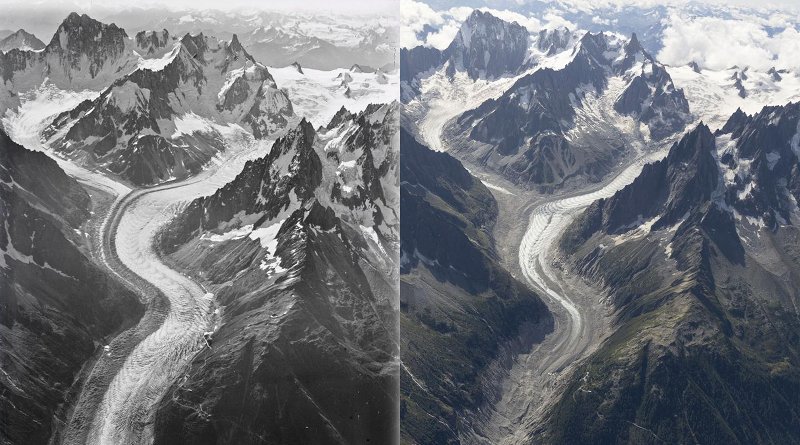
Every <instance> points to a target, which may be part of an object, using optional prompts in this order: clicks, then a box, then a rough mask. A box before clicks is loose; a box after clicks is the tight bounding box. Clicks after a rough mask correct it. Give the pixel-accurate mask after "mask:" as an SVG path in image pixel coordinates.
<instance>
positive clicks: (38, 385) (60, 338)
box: [0, 131, 143, 444]
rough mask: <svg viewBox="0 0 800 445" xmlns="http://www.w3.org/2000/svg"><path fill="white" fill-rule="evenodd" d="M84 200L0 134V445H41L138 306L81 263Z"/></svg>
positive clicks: (74, 186)
mask: <svg viewBox="0 0 800 445" xmlns="http://www.w3.org/2000/svg"><path fill="white" fill-rule="evenodd" d="M90 205H91V203H90V199H89V196H88V195H87V194H86V192H85V191H84V190H83V188H81V186H80V185H79V184H78V183H77V182H75V180H73V179H71V178H70V177H68V176H67V175H66V174H65V173H64V172H63V171H62V170H61V169H60V168H59V167H58V166H57V164H56V163H55V162H54V161H53V160H51V159H50V158H48V157H47V156H46V155H44V154H42V153H38V152H32V151H28V150H26V149H25V148H23V147H21V146H19V145H17V144H15V143H14V142H13V141H11V140H10V139H9V138H8V136H7V135H6V134H5V133H3V132H2V131H0V226H2V227H4V230H2V231H0V249H2V250H1V251H0V342H1V343H2V348H0V350H1V351H2V352H0V364H1V365H2V370H3V377H2V379H0V387H1V388H2V394H1V395H0V412H2V413H3V415H2V416H0V441H2V442H3V443H26V444H46V443H48V440H49V438H50V435H51V434H52V432H53V428H54V427H55V425H53V423H52V422H53V415H54V413H55V411H56V410H57V409H58V408H59V407H60V406H61V405H63V404H65V403H66V402H67V400H66V399H67V394H68V392H69V390H70V386H71V385H72V384H73V383H74V381H75V379H76V377H77V375H78V373H79V371H80V370H81V368H82V366H84V363H85V362H86V361H87V360H89V359H90V358H91V357H92V356H93V355H95V354H97V353H98V350H99V349H100V348H101V346H100V345H103V344H105V342H106V341H107V340H108V338H109V336H111V335H113V334H114V333H115V332H119V331H120V330H121V329H124V328H126V327H128V326H131V325H133V324H135V323H136V321H137V320H138V319H139V318H140V317H141V315H142V313H143V307H142V305H141V304H140V303H139V301H138V300H137V299H136V297H135V295H133V294H132V293H131V292H130V291H128V290H126V289H125V288H124V287H123V286H122V285H120V284H119V283H117V282H116V281H115V280H113V279H111V278H110V277H109V276H108V275H106V273H105V272H104V271H103V270H102V269H100V268H98V267H97V266H95V265H94V264H93V263H92V261H91V260H90V259H89V258H88V257H87V253H86V251H87V242H86V240H85V239H84V235H83V234H82V233H83V232H82V230H83V229H84V228H83V224H84V223H85V222H86V220H87V218H88V217H89V210H90Z"/></svg>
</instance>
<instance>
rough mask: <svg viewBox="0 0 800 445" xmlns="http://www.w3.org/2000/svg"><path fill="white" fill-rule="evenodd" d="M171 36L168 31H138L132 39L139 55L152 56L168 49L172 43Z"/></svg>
mask: <svg viewBox="0 0 800 445" xmlns="http://www.w3.org/2000/svg"><path fill="white" fill-rule="evenodd" d="M172 40H173V38H172V36H170V35H169V31H167V30H166V29H162V30H161V31H160V32H159V31H139V32H138V33H137V34H136V37H135V38H134V41H135V42H136V49H137V51H139V53H140V54H147V55H148V56H154V55H156V54H159V53H162V52H163V51H164V50H165V49H167V48H169V46H170V44H171V43H172Z"/></svg>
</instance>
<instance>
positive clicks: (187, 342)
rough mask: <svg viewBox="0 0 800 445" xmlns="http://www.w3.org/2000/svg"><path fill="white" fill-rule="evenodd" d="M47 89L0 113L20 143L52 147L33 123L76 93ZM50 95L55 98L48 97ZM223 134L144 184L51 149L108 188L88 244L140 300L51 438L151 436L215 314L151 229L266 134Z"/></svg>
mask: <svg viewBox="0 0 800 445" xmlns="http://www.w3.org/2000/svg"><path fill="white" fill-rule="evenodd" d="M53 94H56V95H61V96H59V97H52V96H51V95H49V97H48V98H47V99H46V100H43V101H32V102H30V103H27V104H23V106H22V107H21V108H20V110H19V112H18V113H16V114H14V115H10V116H9V117H7V118H6V119H5V120H4V124H5V127H6V129H7V130H8V131H9V133H10V134H11V136H12V137H13V138H14V139H15V140H17V141H18V142H19V143H21V144H23V145H24V146H26V147H28V148H30V149H34V150H41V151H45V152H47V153H49V154H51V155H52V152H49V151H48V148H47V147H46V146H44V145H43V144H42V142H41V141H40V139H39V135H40V134H41V131H42V130H43V128H44V126H45V125H46V124H47V122H49V121H50V120H51V119H52V117H53V116H55V115H56V114H57V113H58V112H59V111H60V110H59V109H56V108H68V106H69V105H70V104H72V105H74V104H77V103H78V102H79V101H80V100H82V99H83V98H84V97H82V96H81V95H77V94H76V95H72V96H69V94H70V93H63V92H53ZM40 98H41V97H40ZM37 102H41V103H37ZM53 103H59V104H60V105H62V107H53V106H52V104H53ZM45 104H47V105H45ZM48 105H49V106H48ZM223 137H224V138H225V140H226V146H227V150H226V152H225V153H224V154H223V155H221V156H220V157H219V158H218V159H215V162H213V163H212V165H211V166H210V168H208V169H207V170H205V171H204V172H202V173H201V174H200V175H198V176H195V177H193V178H191V179H187V180H184V181H180V182H172V183H166V184H162V185H159V186H156V187H152V188H148V189H138V190H132V189H130V188H128V187H127V186H125V185H123V184H120V183H117V182H115V181H113V180H111V179H109V178H108V177H106V176H104V175H102V174H100V173H97V172H94V171H89V170H87V169H84V168H82V167H80V166H78V165H76V164H74V163H72V162H69V161H66V160H64V159H61V158H59V157H58V156H53V158H54V159H56V161H57V162H58V163H59V165H60V166H61V167H62V168H63V169H64V170H65V171H66V172H67V173H68V174H70V175H72V176H73V177H75V178H76V179H77V180H78V181H79V182H81V183H82V184H84V185H85V186H87V188H88V189H90V190H93V191H95V192H96V193H100V194H103V195H111V196H114V197H115V198H113V204H111V205H110V207H108V208H106V209H98V210H99V213H98V214H96V215H95V216H94V218H93V220H94V223H95V225H96V226H97V228H96V229H95V230H93V232H94V233H93V234H92V236H91V238H93V239H90V240H89V243H90V244H91V245H92V251H93V252H92V254H93V255H94V256H95V258H97V259H98V260H99V262H101V263H103V264H104V265H105V266H106V267H107V268H108V269H109V270H110V271H111V272H113V273H114V274H116V275H118V276H119V277H120V278H121V279H122V281H123V282H124V283H127V284H128V285H129V286H131V288H132V289H134V290H135V291H136V292H137V293H138V294H139V295H141V298H142V301H143V303H144V304H145V305H146V306H147V310H146V313H145V315H144V316H143V317H142V319H141V320H140V322H139V324H138V325H137V326H136V327H134V328H132V329H130V330H129V331H126V332H124V333H121V334H120V335H119V336H117V337H116V338H115V339H114V340H113V341H111V342H110V344H109V345H108V346H107V347H106V348H105V349H104V351H103V352H102V355H101V356H99V357H97V359H96V360H95V361H94V362H93V363H92V364H91V369H89V370H85V371H84V373H85V374H86V375H85V377H84V382H83V387H82V390H81V393H80V395H79V396H78V399H77V400H76V401H75V406H74V408H73V410H72V411H71V412H70V413H69V414H68V415H67V416H66V417H67V418H66V419H64V421H65V425H63V426H62V428H61V432H60V433H59V434H60V437H57V438H56V440H57V441H60V442H62V443H70V444H75V443H93V444H95V443H96V444H138V443H149V442H151V440H152V425H153V419H152V416H153V413H154V407H155V404H156V403H157V402H158V400H159V399H160V398H161V397H162V396H163V394H164V393H165V392H166V390H167V388H168V385H170V384H171V383H172V382H174V381H176V380H178V379H179V378H180V372H181V371H182V369H183V365H184V364H185V363H187V362H188V361H189V360H190V359H191V357H193V356H194V355H195V354H196V353H197V352H198V351H201V350H202V348H204V347H206V345H205V342H204V340H203V337H202V333H203V332H204V331H209V330H213V329H215V323H216V321H217V320H218V318H219V310H218V309H216V308H215V307H214V298H213V295H212V294H211V293H208V292H206V291H205V290H204V289H203V287H202V286H201V285H200V284H198V283H196V282H194V281H193V280H191V279H189V278H188V277H186V276H184V275H183V274H181V273H179V272H177V271H175V270H172V269H170V268H169V267H167V266H166V265H164V263H163V262H162V261H161V260H160V258H159V255H158V251H157V249H156V247H155V239H156V236H157V235H158V232H159V230H160V228H161V227H163V225H164V224H166V223H167V222H168V221H169V220H170V219H171V218H172V216H173V215H174V214H175V212H177V211H178V210H179V209H180V206H181V205H184V204H185V203H187V202H189V201H191V200H192V199H194V198H196V197H199V196H202V195H207V194H210V193H213V192H214V191H215V190H216V189H217V188H219V187H221V186H222V185H224V184H226V183H227V182H229V181H231V180H232V179H233V178H234V177H235V176H236V174H237V173H238V172H240V171H241V169H242V167H243V166H244V163H245V162H246V161H247V160H249V159H252V158H255V157H257V156H259V155H263V154H264V153H265V150H266V149H267V147H269V142H268V141H259V142H256V141H253V140H252V138H250V137H248V135H246V134H244V133H243V132H241V131H239V129H236V128H232V129H225V130H224V134H223Z"/></svg>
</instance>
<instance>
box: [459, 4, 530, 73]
mask: <svg viewBox="0 0 800 445" xmlns="http://www.w3.org/2000/svg"><path fill="white" fill-rule="evenodd" d="M528 37H529V34H528V30H527V29H526V28H525V27H524V26H522V25H520V24H518V23H516V22H512V23H509V22H506V21H504V20H502V19H499V18H497V17H495V16H493V15H492V14H490V13H488V12H483V11H480V10H477V9H476V10H474V11H473V12H472V14H470V15H469V17H467V20H466V21H465V22H464V23H463V24H462V25H461V28H460V29H459V30H458V34H456V37H455V39H453V42H452V43H450V46H448V47H447V49H445V50H444V57H445V58H446V59H447V61H448V67H447V70H448V73H454V72H455V71H466V72H467V74H469V77H471V78H473V79H478V78H495V77H499V76H501V75H503V74H507V73H511V74H513V73H516V72H518V71H520V70H521V68H522V67H523V62H524V61H525V55H526V54H527V51H528Z"/></svg>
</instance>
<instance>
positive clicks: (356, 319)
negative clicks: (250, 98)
mask: <svg viewBox="0 0 800 445" xmlns="http://www.w3.org/2000/svg"><path fill="white" fill-rule="evenodd" d="M396 121H397V104H391V105H374V106H370V107H368V108H367V110H365V111H364V112H362V113H359V114H358V115H352V114H349V113H347V112H346V111H344V110H343V111H341V112H340V113H338V114H337V116H336V117H335V118H334V120H333V121H332V122H331V123H330V124H329V125H328V126H327V127H325V128H319V129H316V130H315V129H314V128H313V127H312V126H311V125H310V124H309V123H307V122H306V121H305V120H304V121H302V122H301V123H300V124H299V126H297V127H296V128H295V129H293V130H291V131H290V132H289V133H288V134H287V135H286V136H285V137H283V138H280V139H278V141H276V142H275V144H274V146H273V148H272V150H271V151H270V153H269V154H268V155H267V156H265V157H264V158H260V159H257V160H254V161H251V162H248V163H247V165H246V166H245V167H244V169H243V171H242V172H241V173H240V174H239V175H238V176H237V178H236V179H235V180H234V181H232V182H231V183H229V184H227V185H226V186H224V187H223V188H221V189H219V190H218V191H217V192H216V193H215V194H214V195H211V196H209V197H206V198H201V199H198V200H196V201H194V202H192V203H191V204H190V205H189V206H188V207H187V208H186V209H185V210H184V211H183V212H182V213H181V214H180V215H179V216H178V217H177V219H176V220H175V221H174V223H173V224H172V225H171V226H170V227H169V228H168V230H167V231H166V232H165V233H164V235H163V237H162V240H161V244H162V246H163V248H164V249H165V251H166V252H168V253H169V258H170V259H171V260H172V261H174V263H175V264H176V265H177V267H179V268H181V269H184V270H186V271H187V273H192V274H197V271H202V272H200V274H199V275H197V277H196V278H197V279H199V280H201V281H202V282H204V283H205V285H206V286H207V288H209V289H210V290H211V291H212V292H214V293H215V295H216V300H217V302H218V303H219V304H220V306H221V323H220V325H219V327H218V330H216V331H215V332H214V334H213V338H214V343H213V348H209V349H207V350H206V351H205V352H203V353H201V354H199V355H198V356H197V357H196V358H195V359H194V360H193V362H192V363H191V365H190V369H189V370H188V371H187V375H188V376H189V377H188V378H187V379H182V380H181V381H179V382H175V384H174V385H173V387H172V388H171V389H170V391H169V393H168V394H167V395H166V396H165V397H164V398H163V399H162V400H161V402H160V406H159V410H158V414H157V423H156V425H155V443H157V444H161V443H164V444H179V443H191V444H201V443H209V444H210V443H216V444H222V443H231V444H239V443H339V442H341V443H367V442H371V443H393V442H394V441H396V437H397V435H398V431H397V424H396V418H397V417H396V416H397V404H398V401H397V393H396V391H397V385H398V374H397V372H398V363H397V353H398V351H397V344H396V336H397V322H396V319H397V318H396V317H397V315H396V309H394V308H395V307H396V305H397V298H398V297H397V294H398V289H397V284H396V279H397V272H396V268H397V264H398V261H399V255H398V251H397V248H398V244H399V218H398V214H397V209H399V197H398V191H397V187H398V182H399V175H398V165H397V164H398V159H397V157H398V144H397V143H398V136H397V123H396ZM198 253H199V254H198ZM320 363H324V364H325V365H324V366H320Z"/></svg>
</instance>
